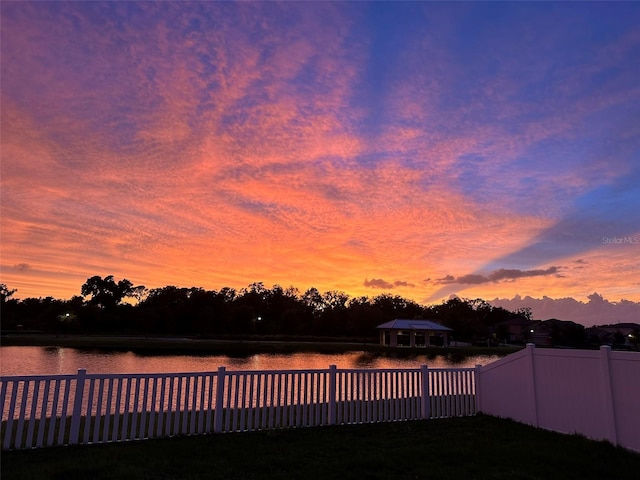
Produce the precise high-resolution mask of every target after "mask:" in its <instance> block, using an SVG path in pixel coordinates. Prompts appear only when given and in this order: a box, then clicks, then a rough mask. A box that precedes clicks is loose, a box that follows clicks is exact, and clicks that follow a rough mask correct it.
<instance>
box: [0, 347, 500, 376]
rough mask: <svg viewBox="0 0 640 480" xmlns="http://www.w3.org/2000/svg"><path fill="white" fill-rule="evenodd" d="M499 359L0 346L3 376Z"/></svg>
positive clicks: (433, 364)
mask: <svg viewBox="0 0 640 480" xmlns="http://www.w3.org/2000/svg"><path fill="white" fill-rule="evenodd" d="M498 358H500V357H498V356H496V355H478V356H472V357H465V358H463V359H453V358H451V357H446V356H427V355H406V354H400V355H394V354H393V353H391V352H390V353H384V354H381V353H371V352H364V351H352V352H344V353H338V354H325V353H312V352H300V353H293V354H269V353H257V354H253V355H247V356H242V357H230V356H226V355H141V354H137V353H133V352H110V351H109V352H107V351H101V350H77V349H73V348H62V347H0V375H3V376H12V375H55V374H73V373H77V371H78V369H81V368H84V369H86V370H87V373H165V372H166V373H173V372H180V373H181V372H213V371H215V370H217V369H218V367H220V366H224V367H226V368H227V370H285V369H286V370H311V369H325V368H328V367H329V365H336V366H337V367H338V368H415V367H419V366H420V365H428V366H429V367H430V368H448V367H473V366H475V365H486V364H487V363H491V362H493V361H496V360H498Z"/></svg>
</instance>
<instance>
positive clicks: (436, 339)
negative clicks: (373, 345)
mask: <svg viewBox="0 0 640 480" xmlns="http://www.w3.org/2000/svg"><path fill="white" fill-rule="evenodd" d="M377 329H378V330H379V331H380V345H383V346H387V347H410V348H421V347H422V348H426V347H430V346H448V345H449V334H450V333H451V332H453V330H451V329H450V328H447V327H445V326H443V325H440V324H439V323H436V322H434V321H432V320H407V319H396V320H391V321H390V322H386V323H383V324H381V325H378V327H377Z"/></svg>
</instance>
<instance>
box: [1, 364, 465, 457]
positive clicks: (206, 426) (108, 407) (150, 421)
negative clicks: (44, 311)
mask: <svg viewBox="0 0 640 480" xmlns="http://www.w3.org/2000/svg"><path fill="white" fill-rule="evenodd" d="M475 371H476V370H475V369H473V368H450V369H428V368H427V366H425V365H423V366H422V367H420V368H414V369H375V370H368V369H367V370H360V369H337V368H336V367H335V366H333V365H332V366H330V367H329V368H328V369H321V370H275V371H271V370H269V371H227V370H226V369H225V367H220V368H219V369H218V370H217V371H215V372H202V373H158V374H108V375H105V374H89V373H87V372H86V371H85V370H79V371H78V373H77V374H74V375H55V376H13V377H0V411H1V412H2V430H1V432H0V440H1V441H2V449H3V450H9V449H23V448H39V447H48V446H54V445H63V444H86V443H104V442H117V441H125V440H134V439H145V438H153V437H165V436H172V435H190V434H202V433H211V432H238V431H249V430H260V429H272V428H283V427H284V428H286V427H308V426H320V425H335V424H353V423H375V422H390V421H403V420H413V419H425V418H433V417H439V418H442V417H451V416H465V415H474V414H475V413H476V397H475Z"/></svg>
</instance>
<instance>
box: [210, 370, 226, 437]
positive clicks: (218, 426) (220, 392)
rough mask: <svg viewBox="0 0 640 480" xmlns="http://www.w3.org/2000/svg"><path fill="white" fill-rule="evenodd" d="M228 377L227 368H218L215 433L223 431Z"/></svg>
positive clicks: (214, 419) (214, 418) (214, 420)
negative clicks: (225, 384)
mask: <svg viewBox="0 0 640 480" xmlns="http://www.w3.org/2000/svg"><path fill="white" fill-rule="evenodd" d="M226 376H227V373H226V368H225V367H218V381H217V385H216V409H215V412H214V417H213V431H214V432H216V433H219V432H221V431H222V413H223V408H224V405H223V404H224V383H225V378H226Z"/></svg>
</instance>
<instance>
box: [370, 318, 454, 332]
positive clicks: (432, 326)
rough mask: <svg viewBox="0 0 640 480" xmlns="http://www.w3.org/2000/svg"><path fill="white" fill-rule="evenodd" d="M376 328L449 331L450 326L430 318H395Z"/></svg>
mask: <svg viewBox="0 0 640 480" xmlns="http://www.w3.org/2000/svg"><path fill="white" fill-rule="evenodd" d="M376 328H380V329H384V330H431V331H440V332H450V331H452V330H451V329H450V328H448V327H445V326H444V325H440V324H439V323H436V322H434V321H432V320H409V319H402V318H397V319H395V320H391V321H390V322H385V323H382V324H380V325H378V326H377V327H376Z"/></svg>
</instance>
